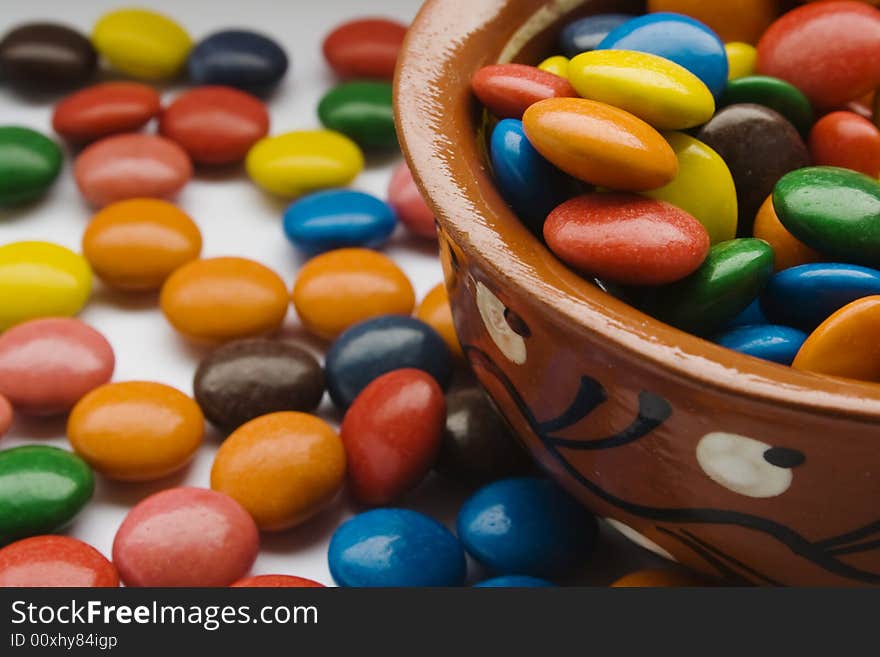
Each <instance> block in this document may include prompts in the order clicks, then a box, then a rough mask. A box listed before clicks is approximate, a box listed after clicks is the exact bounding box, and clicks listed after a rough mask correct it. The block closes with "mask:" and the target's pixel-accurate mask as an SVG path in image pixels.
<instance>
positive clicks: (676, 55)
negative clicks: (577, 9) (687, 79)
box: [597, 12, 728, 98]
mask: <svg viewBox="0 0 880 657" xmlns="http://www.w3.org/2000/svg"><path fill="white" fill-rule="evenodd" d="M611 49H614V50H637V51H639V52H647V53H652V54H654V55H659V56H660V57H665V58H666V59H669V60H672V61H673V62H675V63H676V64H679V65H681V66H683V67H684V68H686V69H688V70H689V71H690V72H691V73H693V74H694V75H696V76H697V77H698V78H700V79H701V80H702V81H703V82H704V83H705V84H706V86H707V87H709V90H710V91H711V92H712V95H713V96H715V98H718V97H719V96H720V95H721V93H722V92H723V91H724V89H725V87H726V86H727V73H728V64H727V51H725V49H724V43H723V42H722V41H721V39H719V38H718V35H717V34H715V32H713V31H712V30H711V29H709V28H708V27H707V26H706V25H704V24H703V23H701V22H700V21H697V20H694V19H693V18H690V17H688V16H683V15H681V14H673V13H669V12H658V13H656V14H645V15H644V16H639V17H638V18H634V19H632V20H631V21H627V22H626V23H624V24H623V25H620V26H619V27H617V28H615V29H614V30H612V31H611V33H610V34H608V36H607V37H605V39H603V41H602V43H600V44H599V46H598V48H597V50H611Z"/></svg>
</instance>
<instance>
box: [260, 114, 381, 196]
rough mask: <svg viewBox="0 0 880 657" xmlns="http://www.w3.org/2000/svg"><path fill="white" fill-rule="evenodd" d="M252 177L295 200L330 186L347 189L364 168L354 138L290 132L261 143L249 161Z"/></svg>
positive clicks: (313, 131) (335, 133)
mask: <svg viewBox="0 0 880 657" xmlns="http://www.w3.org/2000/svg"><path fill="white" fill-rule="evenodd" d="M245 167H246V168H247V172H248V175H249V176H250V177H251V179H252V180H253V181H254V182H255V183H257V184H258V185H259V186H260V187H262V188H263V189H265V190H266V191H268V192H272V193H273V194H278V195H279V196H286V197H288V198H293V197H294V196H299V195H300V194H305V193H307V192H311V191H314V190H316V189H324V188H326V187H345V186H346V185H347V184H348V183H350V182H351V181H352V180H354V178H355V177H356V176H357V175H358V174H359V173H360V172H361V170H362V169H363V168H364V156H363V153H361V150H360V148H358V146H357V144H355V143H354V142H353V141H352V140H351V139H349V138H348V137H346V136H345V135H342V134H340V133H338V132H333V131H332V130H303V131H299V132H288V133H285V134H283V135H278V136H277V137H266V138H265V139H261V140H260V141H258V142H257V143H256V144H255V145H254V147H253V148H251V150H250V152H249V153H248V154H247V159H246V160H245Z"/></svg>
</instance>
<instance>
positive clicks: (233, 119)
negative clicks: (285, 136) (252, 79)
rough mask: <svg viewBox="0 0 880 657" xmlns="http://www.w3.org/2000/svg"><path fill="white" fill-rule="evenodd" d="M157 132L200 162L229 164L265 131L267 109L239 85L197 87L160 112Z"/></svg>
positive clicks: (267, 123)
mask: <svg viewBox="0 0 880 657" xmlns="http://www.w3.org/2000/svg"><path fill="white" fill-rule="evenodd" d="M159 132H160V133H161V134H162V135H163V136H165V137H168V139H171V140H172V141H175V142H177V143H178V144H180V146H182V147H183V149H184V150H185V151H186V152H187V153H189V156H190V157H191V158H192V159H193V160H194V161H195V162H197V163H199V164H232V163H235V162H241V161H242V160H243V159H244V157H245V155H247V152H248V151H249V150H250V148H251V146H253V145H254V144H255V143H256V142H257V141H259V140H260V139H262V138H263V137H265V136H266V134H268V132H269V112H267V111H266V106H265V105H264V104H263V103H262V102H261V101H260V100H258V99H257V98H254V97H253V96H251V95H250V94H247V93H245V92H243V91H239V90H238V89H233V88H231V87H219V86H211V87H199V88H197V89H192V90H191V91H187V92H185V93H183V94H181V95H180V96H178V97H177V99H176V100H175V101H174V102H173V103H171V105H170V106H169V107H168V108H167V109H166V110H165V111H164V112H163V113H162V119H161V121H160V122H159Z"/></svg>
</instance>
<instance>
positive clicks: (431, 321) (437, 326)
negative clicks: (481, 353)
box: [416, 283, 462, 358]
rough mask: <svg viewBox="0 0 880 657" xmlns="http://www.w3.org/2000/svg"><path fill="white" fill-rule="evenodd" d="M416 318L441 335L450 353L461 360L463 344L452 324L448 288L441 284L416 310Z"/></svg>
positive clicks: (426, 296)
mask: <svg viewBox="0 0 880 657" xmlns="http://www.w3.org/2000/svg"><path fill="white" fill-rule="evenodd" d="M416 317H417V318H418V319H420V320H422V321H423V322H424V323H425V324H427V325H428V326H430V327H431V328H432V329H434V330H435V331H437V333H439V334H440V337H441V338H443V341H444V342H445V343H446V346H447V347H449V351H450V352H452V353H453V354H454V355H455V356H457V357H459V358H461V357H462V352H461V344H460V343H459V341H458V335H457V334H456V332H455V325H454V324H453V322H452V308H451V307H450V305H449V293H448V292H447V291H446V286H445V285H444V284H443V283H440V284H439V285H437V286H436V287H433V288H431V291H430V292H428V294H426V295H425V298H424V299H422V303H421V304H419V307H418V309H416Z"/></svg>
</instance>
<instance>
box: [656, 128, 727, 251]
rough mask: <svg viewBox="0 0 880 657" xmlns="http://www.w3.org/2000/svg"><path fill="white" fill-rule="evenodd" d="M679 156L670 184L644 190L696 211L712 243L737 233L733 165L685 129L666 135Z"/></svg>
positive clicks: (695, 216) (695, 214)
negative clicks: (731, 167)
mask: <svg viewBox="0 0 880 657" xmlns="http://www.w3.org/2000/svg"><path fill="white" fill-rule="evenodd" d="M663 136H664V137H665V138H666V141H668V142H669V145H670V146H672V150H674V151H675V155H676V157H677V158H678V175H677V176H676V177H675V180H673V181H672V182H671V183H669V184H668V185H665V186H664V187H660V188H659V189H653V190H651V191H649V192H644V196H650V197H651V198H655V199H658V200H661V201H666V202H668V203H672V205H675V206H677V207H679V208H681V209H682V210H684V211H685V212H688V213H689V214H691V215H693V216H694V218H695V219H696V220H697V221H699V222H700V223H701V224H703V226H704V227H705V228H706V230H707V231H708V233H709V239H710V240H711V241H712V244H718V243H719V242H726V241H727V240H732V239H733V238H734V237H736V222H737V203H736V186H735V185H734V183H733V177H732V176H731V175H730V169H728V168H727V164H725V162H724V160H722V159H721V156H720V155H718V153H716V152H715V151H714V150H712V149H711V148H709V147H708V146H706V144H704V143H703V142H701V141H698V140H697V139H694V138H693V137H691V136H689V135H686V134H684V133H682V132H668V133H666V134H664V135H663Z"/></svg>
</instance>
